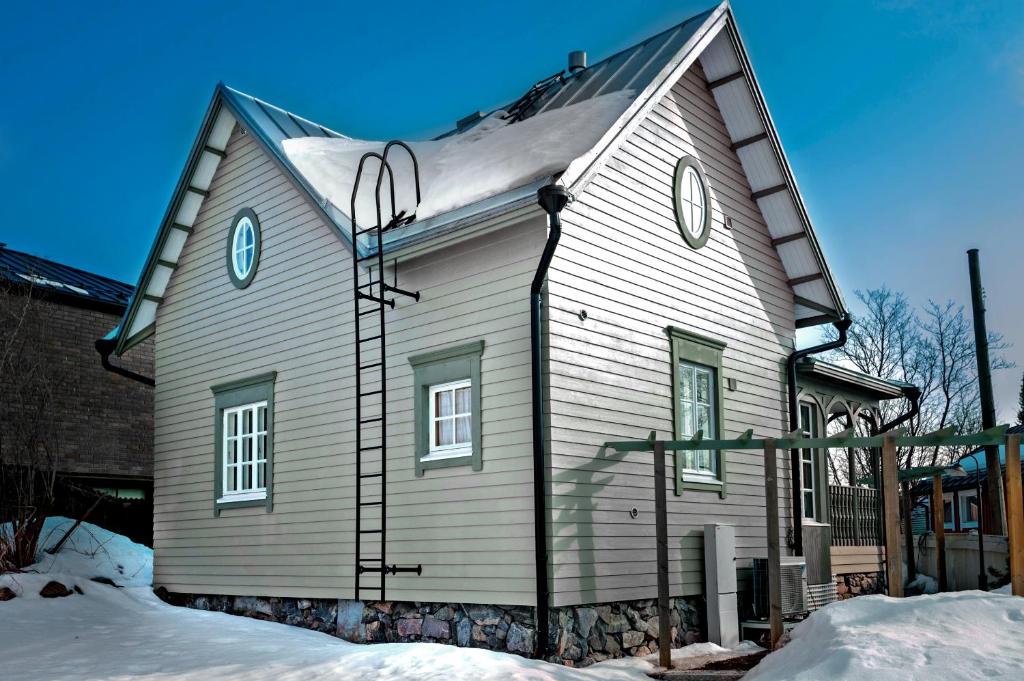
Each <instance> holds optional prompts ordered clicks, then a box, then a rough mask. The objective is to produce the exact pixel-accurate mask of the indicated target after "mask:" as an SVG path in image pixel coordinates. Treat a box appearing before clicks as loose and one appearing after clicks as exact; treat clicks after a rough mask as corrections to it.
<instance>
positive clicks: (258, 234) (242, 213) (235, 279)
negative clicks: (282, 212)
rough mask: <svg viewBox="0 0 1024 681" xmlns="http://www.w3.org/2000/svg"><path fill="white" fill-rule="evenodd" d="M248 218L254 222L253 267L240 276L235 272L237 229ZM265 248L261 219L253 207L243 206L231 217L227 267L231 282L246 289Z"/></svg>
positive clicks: (254, 274) (257, 267)
mask: <svg viewBox="0 0 1024 681" xmlns="http://www.w3.org/2000/svg"><path fill="white" fill-rule="evenodd" d="M245 218H248V219H249V222H250V223H252V233H253V252H252V267H250V268H249V273H248V274H247V275H246V276H245V277H242V278H240V277H239V276H238V274H237V273H235V230H237V229H238V223H240V222H241V221H242V220H243V219H245ZM262 250H263V231H262V228H261V227H260V220H259V218H258V217H256V212H255V211H253V209H251V208H242V209H241V210H239V211H238V212H237V213H235V217H234V218H232V219H231V228H230V229H229V230H228V243H227V248H226V254H225V255H226V257H227V268H228V277H229V278H230V279H231V283H232V284H234V285H235V288H238V289H244V288H246V287H247V286H249V284H251V283H252V280H253V278H254V277H255V276H256V270H257V269H259V266H260V252H261V251H262Z"/></svg>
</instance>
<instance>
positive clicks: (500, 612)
mask: <svg viewBox="0 0 1024 681" xmlns="http://www.w3.org/2000/svg"><path fill="white" fill-rule="evenodd" d="M157 593H158V595H159V596H160V597H161V598H163V599H164V600H166V601H168V602H169V603H173V604H174V605H181V606H186V607H190V608H196V609H197V610H210V611H217V612H225V613H230V614H234V615H243V616H245V617H253V618H256V619H261V620H268V621H272V622H280V623H282V624H291V625H293V626H299V627H305V628H307V629H313V630H315V631H322V632H324V633H328V634H331V635H333V636H337V637H339V638H342V639H345V640H346V641H352V642H355V643H384V642H388V643H396V642H398V643H408V642H413V641H426V642H432V643H446V644H449V645H456V646H460V647H463V648H487V649H489V650H499V651H504V652H509V653H514V654H516V655H522V656H523V657H531V656H532V655H533V654H534V652H535V650H536V644H537V640H536V638H537V628H536V618H535V616H534V609H533V608H532V607H527V606H496V605H471V604H452V603H405V602H392V601H388V602H383V603H375V602H366V603H364V602H361V601H351V600H336V599H330V600H328V599H305V598H262V597H252V596H210V595H199V594H170V593H167V592H166V591H164V590H162V589H158V590H157ZM699 607H700V600H699V599H696V598H674V599H672V612H671V622H672V645H673V647H679V646H683V645H687V644H690V643H695V642H697V641H699V640H700V639H701V634H700V614H699ZM549 627H550V629H549V633H550V635H549V640H548V658H547V659H548V660H549V661H551V662H559V663H562V664H566V665H570V666H586V665H589V664H593V663H594V662H599V661H601V660H607V659H610V658H615V657H626V656H630V655H649V654H651V653H653V652H655V651H657V650H658V612H657V602H656V601H654V600H643V601H629V602H621V603H606V604H601V605H587V606H572V607H561V608H552V609H551V612H550V614H549Z"/></svg>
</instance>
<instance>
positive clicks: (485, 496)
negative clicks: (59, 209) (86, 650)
mask: <svg viewBox="0 0 1024 681" xmlns="http://www.w3.org/2000/svg"><path fill="white" fill-rule="evenodd" d="M511 96H514V93H510V97H511ZM365 152H374V153H376V154H380V155H384V156H386V157H387V166H386V169H382V168H385V167H384V166H382V164H381V160H380V158H379V157H372V156H371V157H368V158H364V157H363V154H364V153H365ZM413 158H415V159H416V163H415V164H414V163H413ZM360 165H362V172H360V171H359V170H358V169H359V167H360ZM357 180H358V183H359V184H358V189H354V188H355V187H356V183H357ZM392 186H393V188H392ZM353 193H355V199H353V198H352V197H353ZM353 213H355V218H354V220H353V219H350V218H351V216H352V214H353ZM382 227H384V229H382ZM845 317H846V308H845V305H844V303H843V299H842V297H841V295H840V293H839V290H838V288H837V286H836V284H835V282H834V280H833V277H832V275H831V273H830V271H829V267H828V264H827V263H826V261H825V258H824V255H823V254H822V250H821V248H820V246H819V243H818V240H817V238H816V236H815V232H814V229H813V228H812V225H811V221H810V218H809V216H808V213H807V210H806V207H805V205H804V202H803V200H802V198H801V195H800V192H799V190H798V188H797V185H796V182H795V180H794V178H793V175H792V171H791V169H790V166H789V164H788V162H787V160H786V156H785V154H784V152H783V149H782V145H781V142H780V140H779V137H778V134H777V132H776V130H775V127H774V125H773V123H772V120H771V117H770V115H769V114H768V109H767V106H766V104H765V102H764V98H763V96H762V94H761V91H760V89H759V88H758V85H757V81H756V78H755V76H754V72H753V69H752V67H751V65H750V62H749V59H748V57H747V53H746V50H745V48H744V46H743V42H742V40H741V38H740V35H739V32H738V30H737V27H736V23H735V19H734V16H733V13H732V10H731V9H730V7H729V5H728V4H727V3H722V4H721V5H718V6H717V7H715V8H713V9H711V10H708V11H706V12H703V13H701V14H699V15H697V16H695V17H692V18H690V19H687V20H686V21H685V22H683V23H681V24H679V25H677V26H673V27H671V28H669V29H668V30H666V31H664V32H662V33H660V34H658V35H656V36H653V37H652V38H650V39H648V40H645V41H644V42H642V43H640V44H638V45H635V46H633V47H630V48H628V49H626V50H624V51H622V52H620V53H618V54H615V55H612V56H610V57H607V58H605V59H603V60H601V61H598V62H596V63H593V64H590V65H587V64H586V59H585V56H584V55H582V54H581V53H574V54H573V55H571V57H570V62H569V68H568V69H567V70H565V71H562V72H560V73H559V74H557V75H556V76H552V77H550V78H546V79H544V80H542V81H539V82H538V83H537V84H536V85H535V86H534V87H532V88H530V89H529V91H527V92H526V93H523V94H522V95H521V96H519V97H517V98H515V99H513V100H512V101H510V103H509V104H508V105H506V106H503V107H501V108H500V109H499V110H497V111H494V112H491V113H488V114H481V113H475V114H472V115H470V116H467V117H465V118H464V119H462V120H460V121H459V123H458V124H457V125H456V127H455V128H453V129H452V130H451V131H450V132H448V133H446V134H445V135H441V136H440V137H438V138H436V139H434V140H430V141H426V142H414V143H409V144H408V145H404V144H396V145H391V146H390V147H389V148H387V149H385V147H384V145H382V144H378V143H372V142H363V141H360V140H353V139H350V138H348V137H345V136H344V135H342V134H341V133H338V132H335V131H334V130H332V129H331V128H330V127H328V126H326V125H323V124H319V123H314V122H312V121H310V120H308V119H306V118H302V117H300V116H298V115H295V114H292V113H289V112H287V111H285V110H284V109H281V108H278V107H276V106H273V105H271V104H269V103H267V102H265V101H262V100H260V99H257V98H255V97H252V96H249V95H246V94H243V93H241V92H239V91H237V90H234V89H232V88H229V87H227V86H224V85H219V86H217V88H216V90H215V91H214V94H213V97H212V100H211V102H210V105H209V108H208V110H207V112H206V115H205V117H204V119H203V122H202V125H201V127H200V130H199V133H198V135H197V137H196V140H195V143H194V145H193V147H192V151H191V153H190V155H189V158H188V162H187V164H186V166H185V168H184V170H183V171H182V174H181V179H180V181H179V183H178V185H177V188H176V190H175V192H174V194H173V196H172V199H171V202H170V204H169V206H168V207H167V210H166V213H165V214H164V217H163V220H162V222H161V223H160V226H159V230H158V232H157V236H156V239H155V241H154V245H153V248H152V250H151V252H150V255H149V257H148V259H147V261H146V264H145V268H144V270H143V272H142V274H141V276H140V279H139V283H138V286H137V290H136V293H135V295H134V296H133V298H132V301H131V304H130V305H129V307H128V309H127V311H126V313H125V315H124V318H123V319H122V321H121V323H120V325H119V326H118V328H117V332H116V334H115V337H114V338H113V341H114V345H115V354H120V353H123V352H126V351H130V349H131V348H133V347H135V346H136V345H137V344H138V343H140V342H144V341H146V340H147V339H151V338H152V339H154V340H155V358H156V362H155V378H156V391H155V421H154V426H155V452H154V453H155V470H156V476H155V482H154V484H155V489H154V505H155V508H154V546H155V564H154V570H155V572H154V582H155V585H157V586H158V587H159V588H161V589H162V590H163V592H166V596H167V598H170V599H173V600H175V601H176V602H181V603H185V604H188V605H191V606H193V607H199V608H211V609H220V610H227V611H232V612H240V613H246V614H255V615H257V616H260V617H268V618H273V619H277V620H279V621H285V622H291V623H295V624H302V625H304V626H310V627H314V628H318V629H322V630H326V631H331V632H336V633H337V634H338V635H339V636H343V637H345V638H348V639H350V640H356V641H380V640H396V641H397V640H429V641H444V642H450V643H455V644H458V645H462V646H479V647H490V648H499V649H504V650H510V651H513V652H518V653H522V654H527V655H529V654H535V655H541V656H544V657H547V658H550V659H557V660H563V661H567V662H571V663H573V664H586V663H589V662H592V661H594V660H599V659H604V658H606V657H612V656H617V655H621V654H645V653H647V652H649V651H650V650H652V647H654V646H656V642H655V638H656V636H655V635H654V629H653V627H654V624H652V622H654V618H655V613H654V609H655V608H654V606H653V600H652V599H653V598H654V597H655V583H656V566H655V542H654V514H653V509H654V494H653V489H652V471H653V464H652V460H651V458H650V456H649V455H644V454H631V453H618V452H612V451H608V450H606V449H605V448H604V446H603V445H604V443H605V442H607V441H611V440H624V439H642V438H645V437H647V435H648V434H649V433H650V432H651V431H652V430H653V431H658V432H660V433H672V434H674V435H675V436H677V437H689V436H692V435H695V434H696V433H698V432H701V433H703V435H704V436H726V437H728V436H737V435H739V434H740V433H742V432H743V431H745V430H747V429H753V430H754V431H755V432H757V433H759V434H773V435H776V436H777V435H778V434H779V433H781V432H788V431H789V430H791V428H789V427H788V419H789V417H790V414H789V408H788V394H787V393H788V391H789V390H790V388H793V390H794V391H795V388H796V386H795V384H793V385H787V381H786V374H785V368H786V366H787V362H788V361H789V358H790V357H791V356H793V353H794V338H795V333H796V330H797V329H798V328H806V327H813V326H818V325H822V324H831V323H834V322H839V323H840V325H842V320H844V319H845ZM844 328H845V326H844ZM382 346H383V347H382ZM794 394H795V393H794ZM382 404H383V406H384V408H383V409H382V408H381V406H382ZM385 438H386V440H385ZM382 452H383V459H384V461H385V462H386V463H385V465H384V466H383V467H381V460H382ZM673 468H674V473H673V475H674V482H673V484H672V488H671V490H670V493H669V510H668V512H669V515H670V518H671V532H670V549H671V550H670V570H671V574H672V581H671V591H672V594H671V595H672V597H673V615H672V617H673V622H674V624H675V637H674V638H675V643H676V644H683V643H686V642H690V641H693V640H696V639H697V638H699V637H701V636H702V635H704V634H703V633H702V630H703V629H704V628H705V627H706V625H705V622H704V621H705V619H706V618H708V615H707V613H706V612H705V610H706V607H705V603H704V591H705V581H706V578H705V564H704V553H703V551H704V540H703V537H704V529H705V525H706V524H716V523H717V524H719V525H721V526H732V527H733V528H734V534H735V556H736V558H737V561H736V565H737V566H738V572H737V573H736V574H737V575H738V579H739V582H740V584H739V587H738V588H737V591H739V592H740V596H738V599H739V601H740V603H739V604H738V605H737V604H736V600H733V601H732V603H733V605H732V606H729V602H730V601H729V599H728V598H726V599H724V600H722V603H724V604H725V609H724V610H723V611H721V612H715V613H712V615H713V618H715V619H717V620H723V619H732V620H735V619H736V618H737V617H738V615H737V610H742V609H743V608H744V607H745V606H744V605H743V604H742V601H743V599H744V598H745V596H744V595H743V594H744V593H746V592H747V590H748V586H749V581H750V568H751V559H752V558H754V557H758V556H763V555H765V551H766V543H767V542H766V537H765V527H766V524H765V513H764V503H765V496H764V476H763V465H762V461H761V459H760V454H759V453H756V452H724V453H721V454H715V455H712V454H711V453H710V452H691V453H686V454H683V453H681V452H680V453H677V454H676V456H675V459H674V466H673ZM780 471H781V475H782V476H783V478H784V485H783V489H782V491H781V497H782V499H781V504H782V508H783V516H784V518H785V522H784V525H783V528H782V532H783V533H788V534H789V535H790V536H791V537H792V532H793V528H794V527H802V525H803V521H802V517H803V515H802V513H803V512H802V511H801V509H800V504H799V503H797V505H796V507H795V508H794V507H793V505H792V503H791V502H792V498H793V497H792V495H791V490H792V488H793V484H792V482H791V481H790V479H791V476H793V475H797V476H798V475H799V467H797V468H796V469H791V468H790V466H789V463H788V455H787V456H785V457H780ZM797 484H799V480H797ZM799 501H800V497H799V496H798V497H797V502H799ZM794 510H795V513H794V512H793V511H794ZM382 518H383V521H382ZM794 520H795V522H794ZM822 520H824V517H823V518H822ZM384 521H386V522H384ZM796 537H798V538H799V537H802V534H801V532H798V533H796ZM730 571H733V567H732V563H731V562H730V563H729V566H728V569H727V570H726V571H725V573H727V572H730ZM725 573H723V574H725ZM734 576H736V575H734ZM726 595H727V596H728V594H726ZM730 607H731V608H732V609H731V611H730V609H729V608H730Z"/></svg>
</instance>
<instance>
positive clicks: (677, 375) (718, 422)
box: [665, 326, 732, 498]
mask: <svg viewBox="0 0 1024 681" xmlns="http://www.w3.org/2000/svg"><path fill="white" fill-rule="evenodd" d="M665 332H666V333H667V334H668V337H669V349H670V353H671V361H672V411H673V420H674V424H673V436H674V437H675V438H676V439H677V440H692V439H693V438H694V437H696V436H697V433H700V436H701V439H703V440H711V439H716V438H720V437H724V435H723V432H722V422H723V417H722V413H723V408H722V384H723V382H724V378H723V377H722V352H723V350H725V343H722V342H720V341H717V340H714V339H711V338H705V337H703V336H699V335H697V334H694V333H690V332H689V331H684V330H682V329H679V328H677V327H674V326H670V327H668V328H667V329H665ZM730 389H732V388H730ZM675 469H676V470H675V483H676V484H675V488H676V489H675V492H676V494H682V493H683V490H684V489H689V490H699V491H708V492H716V493H717V494H718V495H719V496H720V497H722V498H724V497H725V474H726V470H725V452H723V451H720V450H713V449H680V450H677V451H676V452H675Z"/></svg>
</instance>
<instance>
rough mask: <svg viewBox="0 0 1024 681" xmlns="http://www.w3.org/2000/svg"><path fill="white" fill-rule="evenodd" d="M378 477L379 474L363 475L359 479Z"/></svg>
mask: <svg viewBox="0 0 1024 681" xmlns="http://www.w3.org/2000/svg"><path fill="white" fill-rule="evenodd" d="M380 475H381V474H380V473H363V474H361V475H360V476H359V477H360V478H379V477H380Z"/></svg>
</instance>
